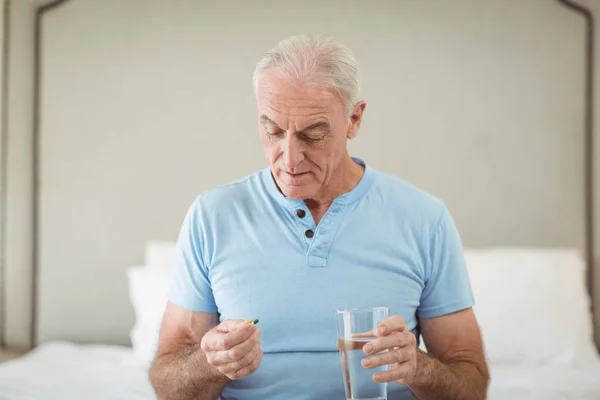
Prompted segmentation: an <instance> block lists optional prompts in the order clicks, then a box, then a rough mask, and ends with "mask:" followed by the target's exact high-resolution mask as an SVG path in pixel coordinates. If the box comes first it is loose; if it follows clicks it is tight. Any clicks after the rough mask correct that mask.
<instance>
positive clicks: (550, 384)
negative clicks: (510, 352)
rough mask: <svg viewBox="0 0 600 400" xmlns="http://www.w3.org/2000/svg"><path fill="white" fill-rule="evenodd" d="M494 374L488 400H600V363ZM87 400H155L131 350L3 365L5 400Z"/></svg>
mask: <svg viewBox="0 0 600 400" xmlns="http://www.w3.org/2000/svg"><path fill="white" fill-rule="evenodd" d="M490 369H491V374H492V384H491V386H490V392H489V397H488V399H489V400H600V361H599V362H597V363H593V364H590V366H589V367H586V368H566V367H564V368H557V367H553V368H546V369H544V368H531V367H529V368H526V367H505V366H493V365H492V366H491V367H490ZM84 399H85V400H117V399H118V400H156V397H155V396H154V392H153V391H152V388H151V386H150V383H149V382H148V378H147V372H146V369H145V368H144V367H143V366H141V365H140V364H139V362H137V361H136V359H135V357H134V353H133V351H132V350H131V349H130V348H127V347H120V346H97V345H96V346H81V345H76V344H72V343H68V342H52V343H47V344H44V345H42V346H40V347H39V348H37V349H36V350H34V351H33V352H31V353H29V354H28V355H26V356H24V357H21V358H19V359H16V360H12V361H9V362H6V363H3V364H0V400H84ZM265 400H270V399H265ZM290 400H293V399H290ZM318 400H322V399H318ZM328 400H330V399H328ZM331 400H335V399H331ZM340 400H343V399H340Z"/></svg>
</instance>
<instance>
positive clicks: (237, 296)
mask: <svg viewBox="0 0 600 400" xmlns="http://www.w3.org/2000/svg"><path fill="white" fill-rule="evenodd" d="M354 160H355V162H358V163H360V164H362V165H365V163H364V162H363V161H362V160H360V159H357V158H355V159H354ZM177 253H178V255H177V261H176V264H175V273H174V280H173V286H172V289H171V291H170V296H169V299H170V301H172V302H173V303H175V304H177V305H179V306H182V307H185V308H188V309H191V310H195V311H204V312H211V313H219V314H220V319H221V320H226V319H254V318H258V319H260V322H259V324H260V328H261V331H262V336H261V346H262V349H263V351H264V357H263V360H262V363H261V365H260V367H259V369H258V370H257V371H256V372H255V373H254V374H252V375H251V376H249V377H247V378H244V379H241V380H237V381H231V382H230V383H229V384H228V385H227V386H226V387H225V390H224V391H223V393H222V399H224V400H230V399H236V400H271V399H277V400H278V399H286V400H309V399H310V400H315V399H318V400H323V399H327V400H336V399H339V400H344V399H345V392H344V385H343V379H342V370H341V363H340V357H339V355H338V351H337V349H336V341H337V332H336V322H335V310H336V309H338V308H353V307H378V306H387V307H389V308H390V314H392V315H400V316H402V317H403V318H404V320H405V321H406V324H407V326H408V327H409V328H410V329H411V330H412V331H413V333H415V334H417V335H418V325H417V323H418V320H417V317H422V318H431V317H436V316H440V315H443V314H447V313H451V312H455V311H458V310H462V309H465V308H469V307H472V306H473V304H474V299H473V294H472V290H471V286H470V283H469V279H468V275H467V270H466V267H465V261H464V257H463V249H462V244H461V241H460V238H459V235H458V233H457V230H456V228H455V225H454V222H453V220H452V218H451V216H450V214H449V213H448V210H447V209H446V207H445V206H444V204H443V203H442V202H441V201H440V200H438V199H436V198H434V197H433V196H431V195H429V194H427V193H425V192H423V191H421V190H419V189H417V188H415V187H413V186H411V185H409V184H408V183H406V182H404V181H402V180H400V179H398V178H396V177H394V176H392V175H389V174H387V173H384V172H381V171H378V170H376V169H374V168H373V167H371V166H368V165H366V166H365V172H364V175H363V177H362V179H361V180H360V182H359V183H358V185H357V186H356V187H355V188H354V189H353V190H352V191H350V192H348V193H346V194H344V195H342V196H340V197H338V198H336V199H335V200H334V201H333V203H332V204H331V206H330V208H329V209H328V210H327V213H326V214H325V216H324V217H323V218H322V220H321V221H320V223H319V224H318V226H315V223H314V221H313V218H312V216H311V214H310V212H309V210H308V208H307V207H306V205H305V203H304V201H302V200H295V199H292V198H288V197H285V196H284V195H283V194H282V193H281V192H280V191H279V190H278V189H277V186H276V185H275V182H274V181H273V178H272V175H271V173H270V170H269V169H268V168H266V169H264V170H262V171H260V172H257V173H255V174H253V175H250V176H248V177H246V178H244V179H242V180H239V181H236V182H234V183H231V184H228V185H224V186H220V187H218V188H216V189H213V190H210V191H208V192H206V193H204V194H202V195H200V196H199V197H198V198H197V199H196V201H195V202H194V203H193V204H192V205H191V207H190V208H189V210H188V213H187V216H186V218H185V220H184V223H183V226H182V229H181V232H180V236H179V238H178V252H177ZM412 398H413V396H412V394H411V392H410V391H409V390H408V389H407V388H406V387H404V386H400V385H397V384H395V383H394V384H389V385H388V400H397V399H412Z"/></svg>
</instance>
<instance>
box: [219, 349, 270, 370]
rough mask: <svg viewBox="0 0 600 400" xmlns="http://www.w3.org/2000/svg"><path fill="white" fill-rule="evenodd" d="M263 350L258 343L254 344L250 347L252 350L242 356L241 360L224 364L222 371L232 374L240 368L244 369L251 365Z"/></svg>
mask: <svg viewBox="0 0 600 400" xmlns="http://www.w3.org/2000/svg"><path fill="white" fill-rule="evenodd" d="M261 351H262V350H261V349H260V346H259V345H258V344H254V346H253V347H252V348H251V349H250V351H249V352H248V353H247V354H246V355H244V357H242V358H240V359H239V360H236V361H234V362H231V363H229V364H227V365H224V366H222V367H221V371H222V372H223V373H224V374H228V375H229V374H232V373H234V372H236V371H238V370H240V369H243V368H245V367H247V366H248V365H250V364H251V363H252V361H254V359H255V358H257V357H258V355H259V353H260V352H261Z"/></svg>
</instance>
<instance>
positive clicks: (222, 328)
mask: <svg viewBox="0 0 600 400" xmlns="http://www.w3.org/2000/svg"><path fill="white" fill-rule="evenodd" d="M246 324H252V320H251V319H226V320H225V321H223V322H221V323H220V324H219V325H217V327H216V330H217V331H219V332H222V333H228V332H234V331H236V330H238V329H239V328H240V327H241V326H243V325H246Z"/></svg>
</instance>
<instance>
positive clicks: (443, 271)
mask: <svg viewBox="0 0 600 400" xmlns="http://www.w3.org/2000/svg"><path fill="white" fill-rule="evenodd" d="M430 240H431V242H430V246H429V263H428V266H427V268H426V273H425V287H424V289H423V292H422V295H421V304H420V306H419V309H418V310H417V315H418V316H419V317H420V318H433V317H438V316H441V315H445V314H450V313H453V312H456V311H460V310H464V309H466V308H470V307H473V305H474V304H475V300H474V296H473V291H472V288H471V283H470V281H469V275H468V272H467V266H466V262H465V257H464V253H463V246H462V242H461V239H460V235H459V233H458V230H457V229H456V225H455V223H454V220H453V219H452V217H451V215H450V213H449V212H448V210H447V209H446V208H444V212H443V215H442V217H441V219H440V221H439V223H438V226H437V227H436V228H434V230H433V234H432V237H431V239H430Z"/></svg>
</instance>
